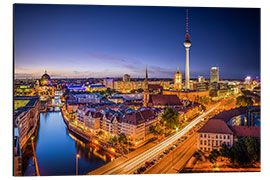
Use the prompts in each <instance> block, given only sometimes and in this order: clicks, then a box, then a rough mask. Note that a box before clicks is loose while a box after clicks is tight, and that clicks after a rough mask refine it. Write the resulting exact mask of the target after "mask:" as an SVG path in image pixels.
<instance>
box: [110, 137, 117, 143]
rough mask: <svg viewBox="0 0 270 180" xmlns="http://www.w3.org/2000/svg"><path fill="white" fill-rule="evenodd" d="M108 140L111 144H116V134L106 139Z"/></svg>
mask: <svg viewBox="0 0 270 180" xmlns="http://www.w3.org/2000/svg"><path fill="white" fill-rule="evenodd" d="M108 141H109V142H110V143H112V144H113V145H116V144H117V137H116V136H113V137H110V138H109V139H108Z"/></svg>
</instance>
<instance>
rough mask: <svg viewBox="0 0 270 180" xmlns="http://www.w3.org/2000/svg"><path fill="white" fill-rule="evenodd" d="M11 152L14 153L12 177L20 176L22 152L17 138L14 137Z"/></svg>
mask: <svg viewBox="0 0 270 180" xmlns="http://www.w3.org/2000/svg"><path fill="white" fill-rule="evenodd" d="M13 145H14V147H13V152H14V158H13V175H14V176H22V151H21V147H20V143H19V136H18V135H16V132H15V136H14V142H13Z"/></svg>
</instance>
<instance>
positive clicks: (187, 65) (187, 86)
mask: <svg viewBox="0 0 270 180" xmlns="http://www.w3.org/2000/svg"><path fill="white" fill-rule="evenodd" d="M185 76H186V77H185V78H186V79H185V86H186V90H188V89H189V88H190V87H189V47H186V73H185Z"/></svg>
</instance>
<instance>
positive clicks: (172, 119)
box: [161, 108, 180, 129]
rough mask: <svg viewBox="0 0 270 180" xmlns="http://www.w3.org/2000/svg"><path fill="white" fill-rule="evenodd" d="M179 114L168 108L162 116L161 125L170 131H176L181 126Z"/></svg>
mask: <svg viewBox="0 0 270 180" xmlns="http://www.w3.org/2000/svg"><path fill="white" fill-rule="evenodd" d="M178 117H179V113H178V111H175V110H174V109H173V108H166V109H165V110H164V112H163V114H162V115H161V123H162V124H163V125H165V127H166V128H168V129H176V128H178V127H179V126H180V121H179V119H178Z"/></svg>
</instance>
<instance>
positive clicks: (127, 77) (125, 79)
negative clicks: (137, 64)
mask: <svg viewBox="0 0 270 180" xmlns="http://www.w3.org/2000/svg"><path fill="white" fill-rule="evenodd" d="M123 81H124V82H126V81H130V75H128V74H125V75H124V76H123Z"/></svg>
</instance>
